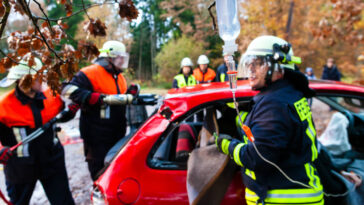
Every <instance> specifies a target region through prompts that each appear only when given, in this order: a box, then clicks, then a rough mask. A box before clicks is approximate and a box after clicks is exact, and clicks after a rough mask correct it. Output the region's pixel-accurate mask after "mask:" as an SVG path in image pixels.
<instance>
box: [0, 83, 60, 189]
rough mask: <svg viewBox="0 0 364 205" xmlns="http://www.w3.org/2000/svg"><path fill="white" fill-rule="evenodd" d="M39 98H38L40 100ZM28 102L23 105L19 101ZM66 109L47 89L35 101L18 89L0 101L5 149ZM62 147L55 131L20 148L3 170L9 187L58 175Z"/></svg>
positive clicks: (45, 133)
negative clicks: (56, 173)
mask: <svg viewBox="0 0 364 205" xmlns="http://www.w3.org/2000/svg"><path fill="white" fill-rule="evenodd" d="M37 96H38V97H37ZM22 98H23V99H25V100H23V101H21V100H20V99H22ZM62 108H63V102H62V100H61V98H60V96H59V95H56V96H53V93H52V92H51V91H50V90H49V89H48V90H46V91H45V92H43V93H38V94H36V97H35V98H34V99H31V98H29V97H27V96H25V94H24V93H22V92H21V91H20V89H18V88H16V89H14V90H12V91H10V92H9V93H7V94H5V96H4V97H3V98H2V99H1V100H0V133H1V134H0V140H1V143H2V145H3V146H8V147H12V146H14V145H16V144H17V143H19V142H21V141H22V140H24V139H25V138H26V137H27V136H28V135H30V134H31V133H33V132H34V131H35V130H36V129H38V128H40V127H41V126H42V125H44V124H45V123H47V122H48V121H50V120H51V119H52V118H54V117H55V116H56V115H57V114H58V113H59V112H60V111H61V110H62ZM63 157H64V152H63V147H62V145H61V144H60V143H59V140H58V138H57V136H56V133H55V132H54V130H53V127H50V128H48V129H47V130H44V133H43V134H41V135H40V136H39V137H37V138H36V139H34V140H33V141H31V142H29V143H27V144H23V145H20V146H19V147H18V148H17V149H15V151H14V156H12V157H11V158H10V159H9V161H8V163H7V165H6V166H5V168H4V172H5V176H6V180H7V181H8V182H10V183H20V184H24V183H31V182H34V181H35V180H37V179H40V178H41V177H43V178H46V177H47V176H50V175H52V174H53V173H55V172H57V171H59V170H58V168H59V167H60V166H59V165H60V164H64V160H63Z"/></svg>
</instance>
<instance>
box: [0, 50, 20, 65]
mask: <svg viewBox="0 0 364 205" xmlns="http://www.w3.org/2000/svg"><path fill="white" fill-rule="evenodd" d="M0 53H1V54H2V55H3V56H4V57H7V58H9V59H10V60H11V61H13V62H14V63H16V64H22V63H19V62H18V61H16V60H15V59H14V58H12V57H10V56H7V55H6V53H5V52H4V51H3V50H2V49H0ZM22 65H25V64H22Z"/></svg>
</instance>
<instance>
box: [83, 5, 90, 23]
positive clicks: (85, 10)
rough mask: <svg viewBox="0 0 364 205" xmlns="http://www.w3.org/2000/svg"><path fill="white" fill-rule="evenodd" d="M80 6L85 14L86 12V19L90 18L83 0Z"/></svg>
mask: <svg viewBox="0 0 364 205" xmlns="http://www.w3.org/2000/svg"><path fill="white" fill-rule="evenodd" d="M82 8H83V10H84V11H85V14H86V16H87V18H88V20H91V18H90V16H89V15H88V13H87V10H86V8H85V3H84V2H83V0H82Z"/></svg>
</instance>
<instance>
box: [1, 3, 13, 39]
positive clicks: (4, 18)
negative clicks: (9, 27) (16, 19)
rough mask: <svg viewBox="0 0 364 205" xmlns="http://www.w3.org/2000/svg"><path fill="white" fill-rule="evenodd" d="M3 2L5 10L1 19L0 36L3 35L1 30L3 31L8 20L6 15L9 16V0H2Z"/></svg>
mask: <svg viewBox="0 0 364 205" xmlns="http://www.w3.org/2000/svg"><path fill="white" fill-rule="evenodd" d="M3 2H4V5H5V8H6V11H5V15H4V17H3V18H2V20H1V27H0V37H2V36H3V32H4V29H5V26H6V22H7V21H8V17H9V14H10V11H11V5H10V4H9V1H8V0H4V1H3Z"/></svg>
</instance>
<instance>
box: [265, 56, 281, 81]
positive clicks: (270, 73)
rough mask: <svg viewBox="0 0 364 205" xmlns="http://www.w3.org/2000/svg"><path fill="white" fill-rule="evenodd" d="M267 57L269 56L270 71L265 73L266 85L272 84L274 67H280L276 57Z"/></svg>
mask: <svg viewBox="0 0 364 205" xmlns="http://www.w3.org/2000/svg"><path fill="white" fill-rule="evenodd" d="M267 58H268V62H269V64H270V65H269V66H268V71H267V74H266V75H265V87H267V86H269V85H271V84H272V77H273V72H274V68H275V66H278V67H279V64H277V63H276V62H274V59H273V58H272V57H271V56H267Z"/></svg>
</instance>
